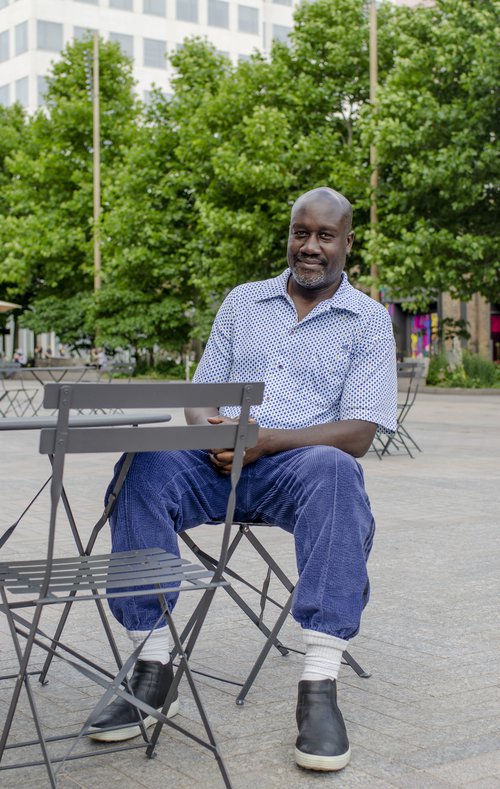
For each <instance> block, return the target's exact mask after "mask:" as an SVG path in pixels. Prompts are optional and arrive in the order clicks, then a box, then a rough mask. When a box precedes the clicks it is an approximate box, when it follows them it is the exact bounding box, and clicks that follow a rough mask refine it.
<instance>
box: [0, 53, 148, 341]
mask: <svg viewBox="0 0 500 789" xmlns="http://www.w3.org/2000/svg"><path fill="white" fill-rule="evenodd" d="M91 50H92V42H91V41H90V40H89V39H86V40H83V41H80V42H75V43H73V44H71V45H68V47H67V48H66V49H65V50H64V52H63V53H62V57H61V59H60V60H59V61H58V62H57V63H56V64H55V65H54V66H53V69H52V74H51V76H50V77H49V79H48V88H47V96H46V100H47V107H46V109H44V110H40V111H39V112H37V113H36V114H35V115H34V116H33V117H32V118H30V119H28V121H27V124H26V128H25V130H24V133H23V141H22V144H21V145H20V146H19V147H18V148H17V150H16V151H12V152H11V155H10V157H9V158H8V159H7V162H6V169H7V172H8V175H9V180H8V183H7V185H6V187H5V190H4V200H5V203H6V205H7V206H8V210H7V211H5V213H4V215H3V217H1V219H0V240H1V241H2V250H3V251H2V253H1V258H0V281H3V282H9V283H10V291H9V292H10V293H11V294H12V296H13V297H15V298H16V299H19V300H20V301H22V302H23V303H24V304H27V303H28V302H29V304H30V306H31V308H32V310H33V311H32V312H27V313H25V315H24V324H25V325H27V326H29V327H31V328H33V329H34V330H35V331H43V330H48V329H49V328H54V319H55V320H56V323H57V325H58V331H59V332H60V338H61V340H62V341H63V342H68V343H74V344H78V342H84V341H86V337H87V335H88V334H89V333H92V327H91V326H89V325H85V317H86V316H87V315H88V314H89V309H88V308H89V304H90V298H89V297H90V294H91V292H92V283H93V245H92V237H93V226H92V183H93V182H92V102H91V97H90V95H89V65H90V62H91V57H90V55H91ZM100 100H101V140H102V143H101V161H102V172H103V179H104V180H106V179H107V178H108V179H109V178H110V177H112V168H113V167H114V165H115V163H116V161H117V159H119V158H120V157H121V156H122V155H123V150H124V148H125V147H126V146H128V145H129V144H130V141H131V138H132V137H133V134H134V128H135V127H134V120H135V116H136V113H137V109H136V102H135V99H134V95H133V81H132V76H131V63H130V61H129V60H128V59H127V58H125V56H123V55H122V54H121V52H120V50H119V47H118V45H117V44H112V43H104V42H101V43H100ZM104 210H106V206H104ZM64 315H66V316H67V320H65V319H64ZM77 318H78V319H77Z"/></svg>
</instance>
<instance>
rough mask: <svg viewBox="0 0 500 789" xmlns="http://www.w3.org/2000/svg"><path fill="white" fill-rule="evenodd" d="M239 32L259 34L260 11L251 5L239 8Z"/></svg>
mask: <svg viewBox="0 0 500 789" xmlns="http://www.w3.org/2000/svg"><path fill="white" fill-rule="evenodd" d="M238 31H239V32H240V33H254V34H257V35H258V33H259V10H258V8H254V7H253V6H250V5H239V6H238Z"/></svg>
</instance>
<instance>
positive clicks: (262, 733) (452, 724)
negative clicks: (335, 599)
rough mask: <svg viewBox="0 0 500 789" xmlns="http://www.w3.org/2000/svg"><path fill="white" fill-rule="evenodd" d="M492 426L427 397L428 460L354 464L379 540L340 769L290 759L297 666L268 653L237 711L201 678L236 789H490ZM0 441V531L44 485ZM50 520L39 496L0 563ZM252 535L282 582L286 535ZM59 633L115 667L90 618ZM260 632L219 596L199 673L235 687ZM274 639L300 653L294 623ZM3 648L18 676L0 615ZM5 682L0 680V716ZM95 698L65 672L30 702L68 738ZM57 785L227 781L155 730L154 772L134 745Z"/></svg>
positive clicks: (86, 468) (188, 746) (470, 406)
mask: <svg viewBox="0 0 500 789" xmlns="http://www.w3.org/2000/svg"><path fill="white" fill-rule="evenodd" d="M499 426H500V397H498V396H494V395H490V396H471V395H465V396H464V395H462V396H460V397H457V396H455V395H449V394H444V395H443V394H440V395H439V396H436V395H433V394H423V395H421V396H420V397H419V399H418V400H417V403H416V405H415V408H414V410H413V412H412V414H411V416H410V421H409V427H410V429H411V432H412V434H413V435H414V436H415V438H416V439H417V441H418V442H419V443H420V445H421V446H422V448H423V450H424V451H423V453H422V454H419V455H418V456H417V457H416V459H415V460H411V459H410V458H409V457H408V456H407V455H403V454H400V455H394V456H391V457H388V458H384V460H383V461H379V460H378V459H377V458H376V457H375V455H373V454H370V455H368V456H367V457H366V458H365V459H364V460H363V466H364V468H365V472H366V478H367V487H368V489H369V492H370V495H371V499H372V504H373V509H374V512H375V515H376V519H377V522H378V536H377V539H376V542H375V547H374V549H373V553H372V556H371V559H370V571H371V579H372V588H373V593H372V601H371V603H370V605H369V607H368V609H367V611H366V614H365V617H364V620H363V627H362V632H361V634H360V635H359V636H358V637H357V638H356V639H355V641H353V642H352V653H353V654H354V656H355V657H356V658H357V659H358V660H359V661H360V662H361V663H362V664H363V665H364V666H365V667H366V668H367V669H368V670H369V671H371V672H372V677H371V678H370V679H367V680H364V679H360V678H358V677H357V676H356V675H355V674H354V673H353V672H352V671H351V670H350V669H349V668H347V667H344V668H343V669H342V673H341V677H340V691H339V692H340V701H341V707H342V709H343V711H344V714H345V717H346V720H347V724H348V728H349V732H350V737H351V741H352V746H353V756H352V761H351V764H350V765H349V767H347V768H346V769H345V770H344V771H343V772H342V773H339V774H337V775H333V774H329V775H322V774H311V773H307V772H303V771H301V770H300V769H299V768H297V767H295V765H294V763H293V758H292V752H293V743H294V737H295V728H294V706H295V693H296V683H297V680H298V678H299V675H300V671H301V658H300V656H298V655H294V654H291V655H290V656H289V657H287V658H282V657H280V656H279V655H277V654H275V655H271V656H270V657H269V659H268V661H267V662H266V664H265V666H264V668H263V670H262V672H261V674H260V676H259V678H258V680H257V682H256V684H255V686H254V688H253V689H252V690H251V692H250V694H249V697H248V700H247V702H246V704H245V705H244V707H241V708H237V707H236V706H235V704H234V698H235V696H236V694H237V688H236V687H235V686H231V685H222V686H221V684H220V683H218V682H215V681H213V680H208V679H200V681H199V685H200V689H201V692H202V695H203V698H204V699H205V700H206V702H207V706H208V709H209V712H210V717H211V720H212V722H213V724H214V728H215V730H216V733H217V736H218V738H219V741H220V743H221V748H222V751H223V754H224V756H225V758H226V762H227V765H228V769H229V771H230V774H231V777H232V780H233V783H234V787H235V789H282V788H283V789H285V788H286V789H288V788H289V789H296V788H297V789H298V788H300V789H309V787H332V789H335V787H337V789H350V788H351V787H366V788H367V789H368V787H369V789H375V787H387V788H388V789H389V788H390V787H404V789H416V788H417V787H423V788H424V789H434V788H436V789H437V788H438V787H442V789H444V788H445V787H448V789H449V787H450V786H451V787H468V788H469V789H472V788H473V787H474V789H479V788H481V789H490V788H492V787H500V681H499V678H500V672H499V668H500V658H499V655H500V631H499V626H498V600H499V592H500V568H499V560H498V557H499V550H498V549H499V542H500V532H499V528H498V526H499V517H498V509H499V508H498V504H499V499H500V492H499V491H500V486H499V483H498V461H499V457H500V429H499ZM0 441H1V442H2V452H1V455H0V491H1V498H0V501H1V502H2V504H1V512H2V515H1V523H2V524H5V525H7V524H8V523H10V522H11V521H12V520H13V519H14V517H15V516H16V514H17V513H18V512H19V510H20V507H21V504H22V502H24V501H25V500H26V498H27V497H28V495H29V493H30V492H31V491H32V490H34V489H36V485H37V484H38V483H39V482H40V481H41V480H42V479H43V478H44V476H45V475H46V472H47V461H46V459H45V458H42V457H38V456H37V454H36V445H37V438H36V436H35V435H33V434H28V433H24V434H22V433H2V434H0ZM85 463H86V464H87V465H84V464H83V463H82V461H81V459H75V458H73V459H72V460H71V462H70V464H69V474H68V488H69V493H70V496H71V500H72V502H73V505H74V507H75V509H76V512H77V515H78V519H79V522H81V523H82V524H83V523H85V522H87V523H88V522H90V521H91V520H92V518H93V517H94V516H96V515H97V512H98V501H99V500H100V495H101V491H102V488H103V486H104V483H105V481H106V479H107V478H108V477H109V473H110V471H109V470H110V466H111V463H112V461H111V460H110V458H103V457H102V456H101V457H99V458H97V457H92V456H91V457H88V458H86V461H85ZM90 470H92V471H93V472H95V474H94V475H92V474H90V473H89V472H90ZM45 510H46V502H41V503H40V505H39V506H37V507H36V508H35V511H34V512H33V514H31V515H30V517H29V520H28V521H27V522H26V524H24V525H22V526H20V527H19V530H18V534H16V535H15V537H13V538H12V540H11V543H9V545H8V546H7V548H5V549H4V551H5V553H6V554H10V553H11V552H13V551H16V552H18V553H19V554H20V555H30V556H32V555H36V551H37V546H38V545H40V544H41V541H40V536H41V535H42V534H43V533H44V517H43V513H44V512H45ZM262 531H263V532H264V530H262ZM199 532H200V533H203V540H204V541H205V544H206V545H207V546H209V545H214V544H215V543H216V542H217V539H218V534H217V533H216V532H215V531H214V530H213V529H212V530H210V529H209V528H208V527H201V529H200V530H199ZM263 537H264V540H265V542H266V543H267V544H269V545H270V546H271V547H272V550H273V551H274V553H275V554H276V555H279V556H280V557H281V561H282V564H283V565H284V567H285V568H287V569H288V571H289V572H290V573H293V571H294V560H293V550H292V544H291V541H290V539H289V537H288V536H287V535H286V534H283V533H280V532H278V531H277V530H276V531H275V530H273V529H269V530H267V529H266V530H265V533H264V535H263ZM62 542H64V540H63V541H62ZM103 542H106V540H103ZM66 543H67V544H69V543H68V541H67V540H66ZM63 548H64V545H61V550H62V549H63ZM239 567H240V568H242V569H245V571H246V572H247V573H248V574H249V575H250V576H251V577H253V578H255V579H259V578H261V577H262V575H263V572H262V568H261V566H260V564H259V562H258V561H257V560H256V558H255V557H254V556H253V555H252V553H251V550H250V548H245V550H244V551H243V552H242V553H241V554H240V556H239ZM275 591H276V594H278V591H277V588H276V590H275ZM184 598H185V602H184V604H183V605H182V607H181V608H180V609H179V620H180V621H181V622H182V621H183V620H184V619H185V617H186V613H187V611H188V610H189V608H190V606H191V604H192V600H190V599H189V595H184ZM186 598H187V599H186ZM54 613H55V612H54V611H53V610H52V611H50V612H49V614H50V618H52V617H53V615H54ZM69 630H70V631H71V635H72V638H75V639H76V640H77V641H79V642H80V643H85V644H86V648H87V650H88V652H89V653H90V654H94V655H99V657H100V658H101V659H103V660H106V661H108V662H109V656H108V654H107V650H106V647H105V645H104V642H103V638H102V636H101V633H100V631H99V627H98V626H97V623H96V619H95V615H94V611H93V610H92V608H91V607H87V606H86V605H83V604H82V605H80V606H79V607H78V614H75V615H73V617H72V619H71V622H70V625H69ZM253 630H254V628H253V627H252V626H251V625H249V624H248V623H247V622H246V621H245V620H244V619H243V618H242V616H241V615H240V614H239V612H238V611H237V610H236V609H235V607H234V606H233V605H232V604H230V601H229V599H228V598H227V596H226V595H224V594H223V593H221V594H219V595H218V597H217V599H216V605H215V606H214V609H213V613H212V615H211V617H210V620H209V622H208V624H207V627H206V629H205V632H204V637H202V641H201V643H200V647H199V649H198V651H197V653H196V655H195V656H196V661H193V665H194V666H204V667H205V668H207V667H208V668H209V669H210V668H212V669H215V670H218V671H220V672H223V673H224V674H225V675H226V676H227V677H230V678H233V679H235V680H238V679H240V678H241V677H244V676H245V672H246V671H248V669H249V667H250V665H251V663H252V658H253V657H254V656H255V655H256V653H257V651H258V648H259V646H260V640H259V638H257V637H256V635H259V634H258V633H254V632H253ZM284 636H285V640H286V642H287V643H289V644H290V645H292V646H294V647H297V648H300V646H301V643H300V638H299V636H298V634H297V631H296V629H295V627H294V624H293V622H292V621H290V622H289V623H288V624H287V625H286V627H285V630H284ZM0 638H1V642H0V669H1V670H2V673H6V671H11V670H15V660H14V658H13V655H12V651H11V649H10V648H9V646H8V639H7V635H6V629H5V622H4V621H3V620H2V621H1V622H0ZM120 643H122V644H123V645H124V646H126V644H125V642H124V641H123V640H122V641H121V642H120ZM11 684H12V683H11V682H10V681H8V680H6V681H4V682H2V684H1V686H0V718H3V716H4V715H5V708H6V701H7V699H8V694H9V688H10V687H11ZM181 689H182V699H181V701H182V710H181V711H182V721H183V722H184V723H185V724H186V725H188V726H191V725H192V726H193V727H194V730H196V731H199V724H198V722H197V716H196V710H195V708H194V705H193V702H192V699H191V698H190V694H189V692H188V689H187V687H184V686H183V687H182V688H181ZM95 697H96V691H95V689H94V688H93V687H91V686H89V684H88V683H87V682H86V681H85V680H83V679H82V678H81V676H80V675H77V674H75V673H74V672H73V671H72V670H71V669H69V668H68V667H67V666H65V665H61V664H58V665H57V667H56V666H54V668H53V671H52V674H51V676H50V683H49V685H47V686H46V687H45V688H40V689H39V690H37V699H38V702H39V704H40V707H41V710H42V713H43V716H44V718H45V719H46V721H47V724H48V727H49V729H50V731H51V732H53V733H56V732H57V733H60V732H64V731H68V730H73V729H75V728H76V727H77V725H78V723H79V722H81V720H82V715H83V713H84V711H85V710H88V709H90V708H91V706H92V704H93V703H94V699H95ZM22 709H23V714H22V715H21V716H20V718H19V721H18V723H17V725H16V728H15V732H14V736H15V737H16V738H18V737H19V736H21V735H26V734H27V733H29V732H30V731H31V728H30V717H29V714H28V708H27V703H26V700H23V705H22ZM179 719H181V718H180V716H179ZM89 747H90V748H92V747H94V746H87V748H89ZM35 751H36V749H33V752H34V753H35ZM11 756H12V752H10V754H9V757H8V758H9V759H10V758H11ZM35 758H36V757H35ZM0 785H1V786H2V787H4V789H11V787H14V786H16V787H17V786H19V785H21V786H23V785H24V786H26V787H37V789H38V787H45V786H47V780H46V775H45V773H44V771H43V769H42V768H29V769H26V770H23V771H15V772H12V773H11V772H4V773H2V775H1V776H0ZM60 785H61V787H64V789H75V787H85V789H93V787H99V789H108V787H110V788H111V787H121V789H136V788H137V789H139V788H140V787H159V789H163V788H164V787H165V788H166V787H171V788H172V789H198V788H200V789H201V787H203V789H212V787H213V789H215V788H216V787H220V786H222V781H221V779H220V775H219V773H218V770H217V768H216V767H215V762H214V760H213V757H211V756H210V755H209V754H207V753H206V752H205V751H202V749H200V748H199V746H197V745H195V744H193V743H192V742H191V741H188V740H186V739H185V738H182V737H180V736H179V735H177V734H175V733H172V732H171V731H166V732H164V733H163V734H162V737H161V741H160V748H159V752H158V757H157V758H156V760H154V761H149V760H146V759H145V757H144V755H143V753H142V751H139V750H138V751H132V752H128V753H125V754H114V755H113V754H111V755H107V756H101V757H99V758H94V759H85V760H80V761H75V762H72V763H71V764H69V765H66V766H65V768H64V770H63V771H62V774H61V775H60Z"/></svg>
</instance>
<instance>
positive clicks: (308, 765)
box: [295, 748, 351, 772]
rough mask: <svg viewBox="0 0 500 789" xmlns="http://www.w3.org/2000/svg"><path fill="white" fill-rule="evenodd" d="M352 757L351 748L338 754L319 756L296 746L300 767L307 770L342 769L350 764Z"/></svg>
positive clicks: (296, 759) (297, 760)
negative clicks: (300, 749)
mask: <svg viewBox="0 0 500 789" xmlns="http://www.w3.org/2000/svg"><path fill="white" fill-rule="evenodd" d="M350 758H351V749H350V748H349V750H348V751H346V752H345V753H341V754H339V755H338V756H318V755H316V754H313V753H304V752H303V751H299V749H298V748H295V761H296V763H297V764H298V765H299V767H303V768H304V769H305V770H318V771H320V772H333V771H334V770H342V769H343V768H344V767H345V766H346V765H348V764H349V760H350Z"/></svg>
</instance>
